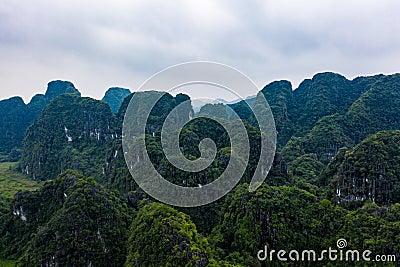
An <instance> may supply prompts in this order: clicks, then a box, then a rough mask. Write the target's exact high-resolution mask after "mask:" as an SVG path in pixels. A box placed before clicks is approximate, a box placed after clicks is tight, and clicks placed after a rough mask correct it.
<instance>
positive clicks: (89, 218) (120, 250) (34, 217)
mask: <svg viewBox="0 0 400 267" xmlns="http://www.w3.org/2000/svg"><path fill="white" fill-rule="evenodd" d="M129 220H130V216H129V212H128V210H127V207H126V205H125V204H124V203H123V202H122V201H121V200H120V199H119V198H118V197H117V196H116V195H115V194H114V193H111V192H108V191H107V190H105V189H104V188H102V187H101V186H100V185H99V184H97V183H96V182H95V181H94V180H93V179H90V178H86V177H84V176H82V174H80V173H78V172H76V171H68V172H66V173H64V174H62V175H60V176H59V177H58V178H57V179H55V180H54V181H51V182H47V183H46V184H45V185H44V186H43V187H42V188H41V189H40V190H38V191H36V192H21V193H18V194H17V195H16V196H15V199H14V201H13V210H12V211H10V212H9V214H7V215H5V216H3V217H2V218H1V220H0V222H1V223H0V224H1V237H0V239H1V242H0V244H1V245H0V251H1V252H2V253H5V254H6V255H8V256H10V255H14V257H20V256H22V257H21V258H20V263H21V265H22V266H83V265H85V266H87V265H89V266H90V265H94V266H122V264H123V263H124V261H125V255H126V254H125V251H126V250H125V242H126V240H127V234H126V233H127V229H128V225H129Z"/></svg>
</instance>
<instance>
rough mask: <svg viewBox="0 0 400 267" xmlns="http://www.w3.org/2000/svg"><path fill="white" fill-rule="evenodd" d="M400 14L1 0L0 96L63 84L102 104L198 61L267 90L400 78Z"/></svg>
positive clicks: (283, 4)
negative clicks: (330, 79)
mask: <svg viewBox="0 0 400 267" xmlns="http://www.w3.org/2000/svg"><path fill="white" fill-rule="evenodd" d="M399 10H400V2H398V1H396V0H381V1H378V0H371V1H349V0H348V1H344V0H324V1H321V0H313V1H290V0H280V1H272V0H270V1H261V0H260V1H226V0H225V1H212V0H207V1H183V0H181V1H168V2H167V1H160V0H156V1H129V0H126V1H123V0H117V1H106V0H101V1H96V2H95V4H94V2H89V1H81V0H80V1H77V0H72V1H60V0H57V1H56V0H37V1H34V2H26V1H22V0H13V1H10V0H1V1H0V57H1V58H2V64H1V65H0V78H1V81H2V84H1V86H2V90H1V91H0V98H6V97H10V96H12V95H22V96H23V97H24V99H25V100H26V101H28V100H29V99H30V97H31V96H32V95H33V94H35V93H37V92H44V90H45V86H46V83H47V82H48V81H49V80H51V79H57V78H59V79H68V80H71V81H72V82H74V84H76V85H77V87H79V89H80V90H81V92H82V93H83V94H84V95H90V96H93V97H96V98H101V97H102V95H103V93H104V91H105V90H106V89H107V88H108V87H109V86H125V87H129V88H132V89H135V88H137V87H138V86H139V85H140V84H141V82H143V81H144V79H146V78H147V77H149V76H150V75H152V74H154V73H155V72H157V71H159V70H161V69H163V68H165V67H168V66H170V65H173V64H177V63H181V62H184V61H190V60H212V61H219V62H221V63H225V64H230V65H232V66H233V67H235V68H238V69H239V70H241V71H243V72H244V73H246V74H247V75H248V76H249V77H251V78H253V79H254V80H255V82H256V83H257V84H258V85H259V86H263V85H265V84H266V83H267V82H269V81H272V80H278V79H289V80H291V81H293V83H294V85H297V84H298V83H299V82H300V81H301V80H302V79H303V78H306V77H311V76H312V75H313V74H314V73H315V72H319V71H326V70H330V71H335V72H339V73H342V74H344V75H346V76H348V77H350V78H351V77H354V76H358V75H364V74H374V73H380V72H383V73H393V72H398V71H399V69H400V68H399V67H400V66H399V65H400V60H399V59H400V51H399V49H398V47H399V46H400V37H399V35H398V34H397V33H398V32H399V30H400V20H399V16H398V11H399Z"/></svg>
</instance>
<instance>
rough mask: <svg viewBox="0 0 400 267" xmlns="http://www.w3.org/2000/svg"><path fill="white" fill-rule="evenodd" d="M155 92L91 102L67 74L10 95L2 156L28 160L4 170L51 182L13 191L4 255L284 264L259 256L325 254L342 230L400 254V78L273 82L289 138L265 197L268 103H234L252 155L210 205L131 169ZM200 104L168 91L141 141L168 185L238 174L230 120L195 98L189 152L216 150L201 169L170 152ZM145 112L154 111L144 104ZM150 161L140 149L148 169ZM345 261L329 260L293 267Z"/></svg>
mask: <svg viewBox="0 0 400 267" xmlns="http://www.w3.org/2000/svg"><path fill="white" fill-rule="evenodd" d="M147 93H149V94H155V93H156V92H137V93H132V94H129V95H128V91H126V90H124V89H121V88H114V89H110V90H109V91H108V92H107V94H106V95H105V97H104V99H103V101H99V100H94V99H91V98H87V97H81V96H80V94H79V93H78V92H77V91H76V89H75V88H74V87H73V85H72V84H71V83H67V82H60V81H57V82H54V83H49V88H48V92H47V93H46V95H41V96H40V95H38V96H35V97H34V98H33V99H32V101H31V103H30V104H28V105H25V104H24V103H23V101H22V99H21V98H18V97H15V98H11V99H8V100H3V101H1V102H0V111H1V112H2V113H1V114H2V115H3V114H4V116H2V121H1V123H2V124H0V127H5V128H4V129H7V132H1V134H3V135H1V136H0V144H1V146H2V149H3V150H2V151H3V152H4V153H8V154H7V156H6V157H4V160H9V158H8V157H10V156H11V155H13V153H14V154H15V157H14V158H15V159H19V163H18V166H19V168H18V169H14V168H10V169H9V170H8V172H4V175H5V176H7V175H9V176H10V177H11V176H13V175H17V174H18V175H20V176H21V175H25V176H26V177H29V178H30V179H32V180H35V181H46V182H42V183H39V184H38V183H34V186H35V188H36V187H38V189H37V190H36V191H32V190H29V191H25V190H21V191H19V192H18V193H16V194H15V195H14V197H13V198H10V196H8V197H5V198H1V202H0V204H1V209H0V210H1V213H0V230H1V235H0V263H1V259H8V260H12V261H14V262H15V263H16V264H17V265H18V266H282V262H279V261H278V260H277V259H276V258H275V260H274V261H273V262H270V261H269V260H267V261H260V260H259V259H258V258H257V253H258V251H259V250H262V249H264V247H265V246H266V247H268V249H269V250H272V249H274V250H276V251H278V250H280V249H284V250H286V251H290V250H292V249H296V250H298V251H301V250H315V251H321V250H324V249H328V248H329V247H332V248H336V241H337V240H338V239H340V238H345V239H346V240H347V243H348V248H349V249H359V250H366V249H368V250H371V251H372V253H373V255H377V254H384V255H394V256H396V257H397V260H398V261H399V260H400V197H399V196H400V119H399V118H400V108H399V107H400V74H394V75H389V76H385V75H376V76H371V77H359V78H356V79H354V80H348V79H346V78H345V77H343V76H341V75H339V74H335V73H320V74H316V75H315V76H314V77H313V78H312V79H306V80H304V81H303V82H302V83H301V84H300V85H299V87H298V88H297V89H295V90H293V88H292V85H291V83H290V82H288V81H276V82H272V83H270V84H268V85H266V86H265V87H264V88H263V89H262V90H261V93H262V94H263V95H264V96H265V98H266V99H267V100H268V103H269V105H270V107H271V111H272V113H273V115H274V119H275V125H276V131H277V141H278V143H277V152H276V154H275V159H274V162H273V164H272V168H271V170H270V171H269V174H268V176H267V178H266V179H265V181H264V183H263V184H262V185H261V186H260V187H259V188H258V189H257V190H256V191H255V192H249V191H248V186H249V183H250V180H251V177H252V175H253V173H254V171H255V169H256V166H257V162H258V161H259V157H260V139H261V134H263V133H261V131H260V129H259V127H258V125H257V123H256V121H255V120H254V114H252V112H251V109H250V106H251V105H253V104H254V99H248V100H246V101H241V102H238V103H235V104H230V105H229V106H230V107H231V108H232V109H233V110H235V111H236V112H237V114H238V115H239V117H240V118H241V119H242V120H243V122H244V125H245V129H246V131H247V135H248V136H249V143H250V157H249V163H248V165H247V166H246V170H245V172H244V174H243V176H242V177H241V180H240V181H239V183H238V185H237V186H236V187H235V188H234V189H233V190H232V191H231V192H229V193H228V194H227V195H226V196H225V197H223V198H221V199H219V200H218V201H216V202H214V203H211V204H208V205H205V206H201V207H196V208H178V207H171V206H168V205H166V204H162V203H159V202H158V201H156V200H154V199H153V198H152V197H150V196H148V195H147V194H146V193H145V192H143V191H142V190H141V189H140V188H139V187H138V185H137V184H136V182H135V181H134V179H133V178H132V176H131V174H130V173H129V170H128V167H127V164H126V162H125V158H124V152H123V149H122V123H123V120H124V116H125V113H126V110H127V107H128V104H129V101H130V100H131V99H132V97H133V96H134V95H135V94H141V95H142V96H145V94H147ZM137 96H138V95H137ZM123 97H125V98H123ZM139 99H140V98H139ZM186 100H190V98H189V97H188V96H187V95H184V94H178V95H176V96H172V95H170V94H164V95H163V97H162V98H161V99H160V100H159V101H158V102H157V104H156V105H155V107H154V109H153V110H152V111H151V113H150V116H149V118H148V120H147V125H146V127H145V132H146V134H145V135H144V136H142V137H140V138H144V140H145V144H146V148H147V152H148V154H149V160H150V161H151V163H152V164H153V166H154V167H155V169H156V170H157V171H158V172H159V173H160V174H161V175H163V176H164V177H166V179H167V180H169V181H170V182H173V183H175V184H177V185H180V186H195V187H201V186H203V185H205V184H207V183H210V182H212V181H214V180H215V179H216V178H218V177H219V176H220V175H221V173H223V172H224V170H225V169H226V167H227V165H228V163H229V160H230V157H231V145H230V140H229V136H228V134H227V132H226V130H225V129H224V128H223V127H222V126H221V125H220V124H219V123H217V122H215V121H213V120H211V119H208V118H198V117H197V118H196V114H194V112H193V109H192V107H190V105H188V106H186V107H185V108H186V109H185V112H184V116H186V117H187V118H191V117H193V118H194V119H193V120H192V121H190V122H189V123H188V124H186V125H185V126H184V128H183V130H182V132H181V133H180V135H179V142H180V143H179V147H180V150H181V151H182V153H183V154H184V155H185V157H187V158H188V159H192V160H193V159H198V158H199V157H200V156H201V153H200V150H199V143H200V141H201V140H203V139H205V138H210V139H212V140H213V141H214V142H215V145H216V157H215V159H214V161H212V163H211V165H210V166H209V167H208V168H206V169H205V170H202V171H200V172H196V173H191V172H185V171H182V170H180V169H178V168H176V167H175V166H173V165H172V164H171V163H170V162H169V161H168V160H167V158H166V157H165V155H164V152H163V149H162V144H161V127H162V125H163V122H164V121H165V119H166V118H167V115H168V114H169V113H170V112H171V111H172V110H173V109H174V108H175V107H177V106H178V105H179V104H181V103H183V102H184V101H186ZM11 107H12V108H11ZM33 107H35V108H33ZM33 110H34V111H33ZM227 110H228V109H227V107H226V106H225V105H223V104H215V105H212V104H209V105H206V106H203V107H202V108H201V109H200V111H199V113H200V114H210V115H218V117H220V118H222V119H224V120H228V118H229V117H230V115H229V111H227ZM35 112H36V113H35ZM135 112H136V113H137V114H141V113H142V112H143V110H141V109H140V105H138V109H137V110H135ZM27 114H28V115H29V114H30V115H29V116H30V117H29V118H30V119H26V115H27ZM35 114H36V115H35ZM22 139H23V145H22ZM13 150H14V152H13V153H11V152H12V151H13ZM17 150H21V155H22V157H21V158H19V156H18V153H17V152H18V151H17ZM141 160H143V157H142V156H141V155H138V157H137V163H138V164H139V163H141V162H140V161H141ZM14 164H16V163H14ZM13 166H15V165H13ZM17 172H18V173H17ZM3 180H4V179H3V177H2V183H3V184H4V181H3ZM10 181H11V178H10ZM10 187H11V182H10ZM21 189H25V188H24V187H21ZM27 189H28V188H27ZM10 192H11V191H10ZM343 264H344V263H343V262H340V261H338V262H328V261H327V260H322V261H318V262H294V263H293V262H292V263H290V264H287V265H284V266H343ZM349 264H350V265H351V266H376V265H374V264H375V263H373V262H369V263H368V262H362V261H360V262H351V263H349ZM384 266H397V265H395V263H387V265H384Z"/></svg>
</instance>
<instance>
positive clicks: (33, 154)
mask: <svg viewBox="0 0 400 267" xmlns="http://www.w3.org/2000/svg"><path fill="white" fill-rule="evenodd" d="M117 137H118V132H117V130H116V129H115V119H114V117H113V115H112V113H111V110H110V107H109V106H108V105H107V104H106V103H104V102H102V101H98V100H94V99H91V98H81V97H79V96H75V95H71V94H64V95H61V96H59V97H57V98H55V99H54V100H53V101H51V102H50V103H49V104H48V105H47V106H46V108H45V109H44V110H43V112H42V113H41V114H40V116H39V118H38V119H37V120H36V121H35V123H34V124H33V125H32V126H31V127H30V128H29V129H28V130H27V133H26V135H25V138H24V151H23V155H22V159H21V168H22V170H23V171H24V172H25V173H26V174H27V175H29V176H30V177H32V178H34V179H37V180H47V179H52V178H53V177H56V176H57V175H58V174H60V173H62V172H64V171H65V170H67V169H75V170H80V171H82V172H83V173H84V174H86V175H92V176H94V177H96V179H99V180H102V179H103V174H102V170H103V168H105V165H106V162H105V158H106V156H105V155H106V152H107V145H108V144H109V143H111V142H112V140H113V139H115V138H117Z"/></svg>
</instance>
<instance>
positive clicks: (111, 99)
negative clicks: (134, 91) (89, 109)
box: [102, 87, 131, 114]
mask: <svg viewBox="0 0 400 267" xmlns="http://www.w3.org/2000/svg"><path fill="white" fill-rule="evenodd" d="M130 93H131V91H130V90H129V89H125V88H120V87H112V88H109V89H108V90H107V91H106V93H105V95H104V97H103V99H102V101H104V102H106V103H107V104H108V105H109V106H110V108H111V111H112V112H113V113H114V114H116V113H117V112H118V110H119V108H120V107H121V104H122V102H123V101H124V98H125V97H127V96H128V95H129V94H130Z"/></svg>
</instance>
